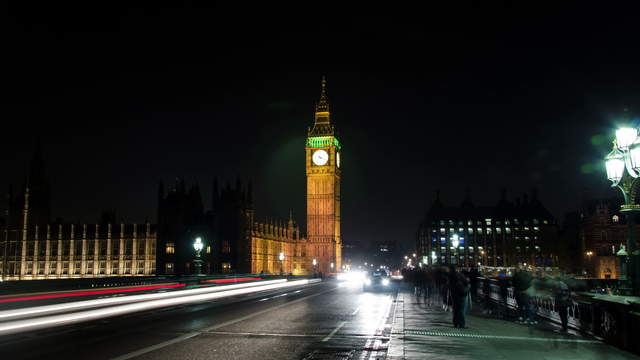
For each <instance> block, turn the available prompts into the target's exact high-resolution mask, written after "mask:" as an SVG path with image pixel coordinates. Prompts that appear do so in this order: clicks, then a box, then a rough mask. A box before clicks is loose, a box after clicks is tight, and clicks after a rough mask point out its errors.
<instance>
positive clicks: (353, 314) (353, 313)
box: [351, 306, 360, 316]
mask: <svg viewBox="0 0 640 360" xmlns="http://www.w3.org/2000/svg"><path fill="white" fill-rule="evenodd" d="M359 311H360V307H359V306H358V308H357V309H356V310H355V311H354V312H352V313H351V315H352V316H355V315H356V314H357V313H358V312H359Z"/></svg>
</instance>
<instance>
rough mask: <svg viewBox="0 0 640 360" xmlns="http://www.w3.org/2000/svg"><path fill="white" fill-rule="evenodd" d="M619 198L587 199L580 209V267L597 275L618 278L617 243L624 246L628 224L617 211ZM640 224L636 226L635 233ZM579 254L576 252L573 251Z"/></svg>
mask: <svg viewBox="0 0 640 360" xmlns="http://www.w3.org/2000/svg"><path fill="white" fill-rule="evenodd" d="M622 204H623V201H622V199H620V198H609V199H597V200H590V201H586V202H585V203H584V204H583V205H582V208H581V210H580V220H579V223H580V228H579V239H580V254H579V258H580V259H581V260H582V261H581V263H582V265H583V268H584V269H586V270H587V273H588V274H589V275H592V276H595V277H598V278H603V279H604V278H612V279H615V278H618V276H619V271H620V269H619V267H620V265H619V260H618V259H617V256H616V254H617V252H618V251H619V250H620V246H621V245H624V246H625V247H626V245H627V240H628V236H629V225H628V224H627V219H626V216H625V215H624V214H622V213H621V212H620V205H622ZM638 231H640V225H636V233H637V234H638V233H639V232H638ZM576 255H578V254H576Z"/></svg>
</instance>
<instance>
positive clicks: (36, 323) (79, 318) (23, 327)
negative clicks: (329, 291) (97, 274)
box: [0, 280, 316, 335]
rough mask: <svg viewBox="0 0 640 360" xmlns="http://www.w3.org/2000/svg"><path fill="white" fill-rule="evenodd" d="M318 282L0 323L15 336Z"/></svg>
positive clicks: (2, 331) (1, 328)
mask: <svg viewBox="0 0 640 360" xmlns="http://www.w3.org/2000/svg"><path fill="white" fill-rule="evenodd" d="M313 282H316V281H313V280H295V281H287V282H285V283H277V284H269V285H263V286H254V287H250V288H244V289H235V290H226V291H219V292H215V293H209V294H198V295H188V296H179V297H174V298H170V299H161V300H152V301H145V302H138V303H133V304H126V305H118V306H112V307H107V308H103V309H96V310H87V311H82V312H75V313H70V314H62V315H51V316H44V317H39V318H34V319H26V320H15V321H8V322H5V323H0V335H7V334H12V333H18V332H24V331H30V330H36V329H41V328H46V327H52V326H60V325H69V324H74V323H78V322H83V321H90V320H97V319H101V318H105V317H112V316H118V315H124V314H129V313H133V312H139V311H147V310H152V309H157V308H162V307H167V306H175V305H181V304H186V303H191V302H201V301H207V300H213V299H219V298H224V297H229V296H235V295H242V294H249V293H253V292H259V291H265V290H274V289H281V288H286V287H292V286H300V285H306V284H309V283H313Z"/></svg>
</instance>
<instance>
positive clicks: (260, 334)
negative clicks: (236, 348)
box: [207, 331, 322, 337]
mask: <svg viewBox="0 0 640 360" xmlns="http://www.w3.org/2000/svg"><path fill="white" fill-rule="evenodd" d="M207 334H213V335H241V336H275V337H320V336H322V335H317V334H276V333H252V332H233V331H209V332H207Z"/></svg>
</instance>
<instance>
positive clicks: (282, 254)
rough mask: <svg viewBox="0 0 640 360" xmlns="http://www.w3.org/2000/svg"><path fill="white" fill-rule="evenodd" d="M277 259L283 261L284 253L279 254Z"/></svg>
mask: <svg viewBox="0 0 640 360" xmlns="http://www.w3.org/2000/svg"><path fill="white" fill-rule="evenodd" d="M278 258H279V259H280V261H282V260H284V253H280V256H278Z"/></svg>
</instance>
